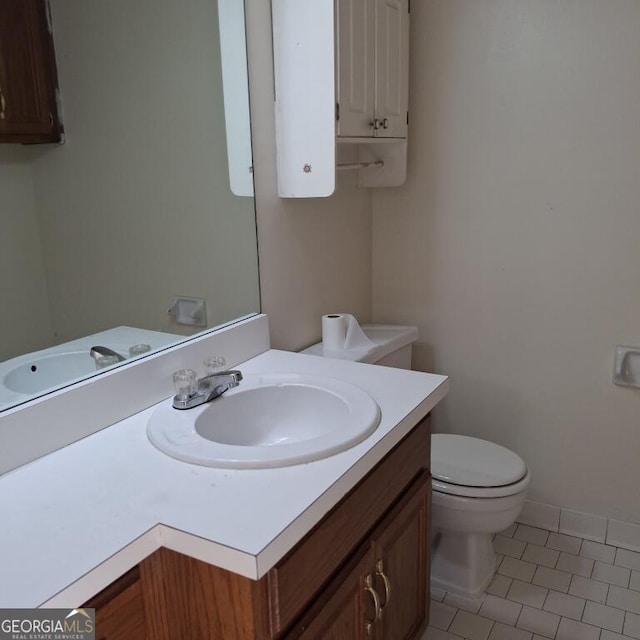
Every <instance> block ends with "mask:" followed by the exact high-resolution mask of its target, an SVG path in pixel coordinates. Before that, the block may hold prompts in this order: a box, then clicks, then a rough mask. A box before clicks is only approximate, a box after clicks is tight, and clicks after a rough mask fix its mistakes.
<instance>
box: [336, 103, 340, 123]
mask: <svg viewBox="0 0 640 640" xmlns="http://www.w3.org/2000/svg"><path fill="white" fill-rule="evenodd" d="M338 120H340V103H339V102H336V121H338Z"/></svg>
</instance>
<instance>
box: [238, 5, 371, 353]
mask: <svg viewBox="0 0 640 640" xmlns="http://www.w3.org/2000/svg"><path fill="white" fill-rule="evenodd" d="M249 4H250V5H251V7H250V10H249V11H248V13H247V22H248V29H249V58H250V63H249V66H250V78H251V107H252V113H251V120H252V125H253V140H254V163H255V180H256V198H257V210H258V245H259V256H260V293H261V297H262V310H263V311H264V312H265V313H267V314H269V323H270V329H271V343H272V346H273V347H274V348H279V349H289V350H297V349H300V348H302V347H305V346H308V345H309V344H313V343H314V342H317V341H319V340H320V334H321V330H320V317H321V316H322V315H323V314H325V313H331V312H335V311H345V312H350V313H353V314H354V315H356V317H357V318H358V319H359V320H360V321H361V322H366V321H368V320H369V319H370V313H371V194H370V191H369V190H366V189H365V190H358V189H357V188H356V186H355V183H354V182H353V181H354V179H355V176H342V175H341V176H339V183H338V189H337V191H336V193H335V194H334V195H333V196H331V197H330V198H326V199H320V198H314V199H310V200H301V199H290V200H287V199H281V198H278V196H277V184H276V162H275V134H274V113H273V67H272V64H273V63H272V52H271V33H270V27H269V25H270V14H269V2H267V1H266V0H265V1H261V2H255V3H249Z"/></svg>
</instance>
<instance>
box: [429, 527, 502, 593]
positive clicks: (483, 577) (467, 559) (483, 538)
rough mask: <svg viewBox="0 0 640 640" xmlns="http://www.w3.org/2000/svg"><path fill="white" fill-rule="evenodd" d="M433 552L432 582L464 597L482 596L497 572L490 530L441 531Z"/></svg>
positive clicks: (435, 537)
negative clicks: (480, 531) (484, 531)
mask: <svg viewBox="0 0 640 640" xmlns="http://www.w3.org/2000/svg"><path fill="white" fill-rule="evenodd" d="M431 554H432V555H431V585H432V586H433V587H435V588H438V589H441V590H443V591H448V592H450V593H453V594H455V595H457V596H462V597H463V598H471V599H473V598H478V597H479V596H481V595H482V594H483V593H484V592H485V591H486V589H487V587H488V586H489V583H490V582H491V580H492V579H493V576H494V574H495V570H496V556H495V553H494V551H493V542H492V540H491V534H489V533H457V532H452V531H442V532H437V533H436V534H435V536H434V538H433V543H432V548H431Z"/></svg>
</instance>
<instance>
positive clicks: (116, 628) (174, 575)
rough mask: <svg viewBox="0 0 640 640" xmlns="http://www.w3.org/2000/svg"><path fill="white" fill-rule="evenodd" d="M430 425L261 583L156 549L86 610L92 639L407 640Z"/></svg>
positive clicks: (418, 622) (424, 595)
mask: <svg viewBox="0 0 640 640" xmlns="http://www.w3.org/2000/svg"><path fill="white" fill-rule="evenodd" d="M429 461H430V427H429V418H428V417H427V418H426V419H425V420H423V421H422V422H421V423H420V424H419V425H418V426H416V427H415V428H414V429H413V430H412V431H411V433H409V434H408V435H407V436H406V437H405V438H404V439H403V440H402V441H401V442H400V443H399V444H398V445H397V446H396V447H395V448H394V449H393V450H392V451H391V452H390V453H389V454H388V455H387V456H386V457H385V458H383V459H382V460H381V461H380V462H379V463H378V465H377V466H376V467H375V468H374V469H373V470H372V471H371V472H370V473H369V474H368V475H367V476H365V477H364V478H363V479H362V480H361V481H360V483H359V484H358V485H357V486H356V487H355V488H354V489H353V490H352V491H351V492H350V493H349V494H347V495H346V496H345V497H344V498H343V499H342V500H341V501H340V502H339V503H338V504H337V505H336V506H335V507H334V508H333V509H332V510H331V511H330V512H329V513H328V514H327V515H326V516H325V517H324V518H323V519H322V520H321V521H320V522H319V523H318V525H317V526H316V527H315V528H314V529H313V530H312V531H311V532H309V533H308V534H307V535H306V536H305V537H304V538H303V539H302V540H301V541H300V542H299V543H298V544H297V545H296V546H295V547H294V548H293V549H292V550H291V551H290V552H289V553H288V554H287V555H286V556H285V557H284V558H283V559H282V560H280V562H278V564H277V565H276V566H275V567H274V568H273V569H271V570H270V571H269V572H268V573H267V575H265V576H264V577H263V578H262V579H261V580H258V581H256V580H250V579H248V578H244V577H242V576H239V575H237V574H234V573H231V572H229V571H226V570H224V569H220V568H218V567H214V566H212V565H209V564H207V563H204V562H201V561H199V560H195V559H194V558H190V557H187V556H184V555H182V554H179V553H176V552H174V551H171V550H169V549H164V548H163V549H159V550H158V551H156V552H155V553H153V554H152V555H151V556H149V557H148V558H146V559H145V560H144V561H143V562H142V563H140V565H139V566H138V567H136V568H134V569H133V570H132V571H130V572H129V573H128V574H126V575H125V576H123V577H122V578H120V579H119V580H117V581H116V582H115V583H114V584H113V585H110V586H109V587H107V589H105V590H104V591H103V592H102V593H101V594H98V596H96V597H95V598H93V599H92V600H91V601H89V602H88V603H87V604H86V605H85V606H95V607H96V621H97V634H96V637H97V638H98V639H101V640H141V639H142V640H144V639H145V638H149V639H153V640H176V639H177V638H189V640H209V639H210V638H224V639H225V640H279V639H281V638H282V639H286V640H320V639H323V640H332V639H333V640H347V639H348V640H382V639H383V640H411V639H413V638H417V637H419V634H420V633H421V632H422V630H423V629H424V628H425V626H426V624H427V618H428V608H427V599H428V581H429V541H430V532H429V517H430V516H429V513H430V495H431V477H430V475H429V470H428V467H429Z"/></svg>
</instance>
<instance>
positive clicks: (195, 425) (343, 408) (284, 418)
mask: <svg viewBox="0 0 640 640" xmlns="http://www.w3.org/2000/svg"><path fill="white" fill-rule="evenodd" d="M379 422H380V409H379V408H378V405H377V404H376V402H375V401H374V400H373V398H372V397H371V396H370V395H369V394H368V393H366V392H365V391H363V390H362V389H360V388H359V387H356V386H355V385H352V384H349V383H347V382H343V381H341V380H336V379H334V378H325V377H321V376H312V375H299V374H265V375H251V374H249V375H246V376H245V377H244V380H243V381H242V382H241V383H240V386H239V387H237V388H235V389H232V390H230V391H227V392H226V393H225V394H224V395H222V396H221V397H219V398H217V399H216V400H213V401H212V402H209V403H207V404H204V405H200V406H199V407H196V408H194V409H187V410H185V411H180V410H177V409H174V408H173V407H172V406H171V401H170V400H169V401H166V402H164V403H163V404H161V405H160V406H159V407H158V408H157V409H156V410H155V411H154V412H153V414H152V415H151V418H150V420H149V425H148V427H147V434H148V436H149V439H150V440H151V442H152V443H153V444H154V445H155V446H156V447H158V449H160V450H161V451H163V452H164V453H166V454H168V455H170V456H172V457H174V458H177V459H179V460H183V461H185V462H192V463H195V464H201V465H206V466H210V467H224V468H235V469H241V468H251V469H258V468H265V467H281V466H287V465H291V464H298V463H301V462H309V461H311V460H318V459H319V458H325V457H327V456H331V455H334V454H335V453H338V452H340V451H343V450H345V449H348V448H349V447H352V446H354V445H356V444H358V443H359V442H362V440H364V439H365V438H367V437H368V436H369V435H370V434H371V433H373V431H375V429H376V427H377V426H378V423H379Z"/></svg>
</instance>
